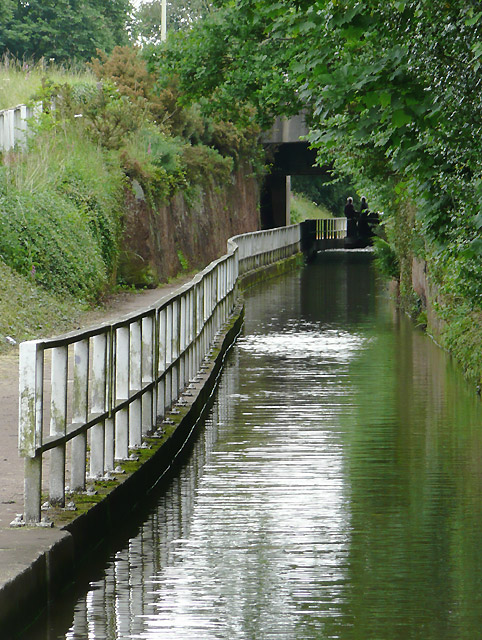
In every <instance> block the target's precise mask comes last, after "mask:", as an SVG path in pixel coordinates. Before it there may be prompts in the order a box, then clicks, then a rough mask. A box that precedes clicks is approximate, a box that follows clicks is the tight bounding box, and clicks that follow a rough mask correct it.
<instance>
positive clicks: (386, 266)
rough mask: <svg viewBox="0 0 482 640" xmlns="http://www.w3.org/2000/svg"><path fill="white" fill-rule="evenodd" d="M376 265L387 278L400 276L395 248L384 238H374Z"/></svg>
mask: <svg viewBox="0 0 482 640" xmlns="http://www.w3.org/2000/svg"><path fill="white" fill-rule="evenodd" d="M373 249H374V252H375V265H376V267H377V269H378V271H379V272H380V273H381V274H382V275H383V276H384V277H385V278H387V279H392V278H394V279H396V280H398V279H399V278H400V265H399V263H398V258H397V255H396V253H395V251H394V250H393V248H392V247H391V246H390V245H389V244H388V242H387V241H386V240H383V238H379V237H374V238H373Z"/></svg>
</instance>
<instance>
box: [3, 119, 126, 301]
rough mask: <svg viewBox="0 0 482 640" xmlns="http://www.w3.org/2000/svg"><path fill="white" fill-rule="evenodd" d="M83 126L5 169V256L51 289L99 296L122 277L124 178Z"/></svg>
mask: <svg viewBox="0 0 482 640" xmlns="http://www.w3.org/2000/svg"><path fill="white" fill-rule="evenodd" d="M113 160H114V159H113V158H111V157H109V156H107V155H106V154H105V153H103V152H102V150H101V149H100V148H99V147H97V146H96V145H93V144H92V143H91V142H89V140H88V139H86V138H85V136H83V135H82V132H81V131H80V132H79V131H76V130H75V128H74V129H72V128H71V127H70V128H66V129H64V130H60V131H59V130H56V129H54V130H50V129H49V130H48V131H47V132H44V133H43V134H42V133H39V134H38V136H37V138H36V139H35V140H34V141H32V143H31V146H30V148H29V150H28V152H26V153H23V154H18V155H17V156H16V157H14V158H11V159H10V162H9V164H6V165H4V166H2V167H0V210H1V211H2V216H1V217H0V228H1V235H2V237H1V238H0V255H1V256H2V258H3V260H4V262H6V263H7V264H8V265H9V266H11V267H12V268H14V269H15V270H17V271H18V272H19V273H21V274H23V275H31V276H34V277H35V281H36V282H37V283H38V284H41V285H42V286H44V287H45V288H46V289H49V290H50V291H56V292H65V293H69V294H71V295H73V296H75V297H78V298H82V299H90V300H91V299H95V298H96V296H98V295H99V294H100V293H101V292H102V291H103V290H105V289H106V287H107V286H108V283H109V281H110V278H111V277H112V276H113V275H114V274H115V269H116V265H117V259H118V251H119V240H120V232H121V225H120V210H121V202H122V196H123V187H124V177H123V174H122V171H121V170H120V167H119V166H118V165H117V167H116V165H115V164H114V161H113Z"/></svg>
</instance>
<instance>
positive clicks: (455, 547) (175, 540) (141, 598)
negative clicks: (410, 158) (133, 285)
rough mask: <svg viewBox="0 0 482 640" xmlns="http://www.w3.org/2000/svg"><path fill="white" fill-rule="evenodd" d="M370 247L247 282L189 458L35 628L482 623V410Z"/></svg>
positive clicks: (332, 633) (444, 627)
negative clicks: (102, 560)
mask: <svg viewBox="0 0 482 640" xmlns="http://www.w3.org/2000/svg"><path fill="white" fill-rule="evenodd" d="M481 415H482V413H481V405H480V400H479V399H478V398H477V396H476V394H475V392H474V391H473V390H472V389H471V388H470V387H469V386H468V385H467V384H466V383H465V382H464V380H463V379H462V377H461V375H460V373H459V372H458V371H457V370H456V369H455V367H454V366H453V365H452V363H451V362H450V359H449V358H448V357H447V356H446V355H445V354H444V353H443V352H442V350H440V349H439V348H438V347H437V346H436V345H435V344H434V343H433V342H432V341H431V340H430V339H429V338H428V337H427V336H425V335H424V334H423V333H422V332H421V331H420V330H418V329H414V328H413V326H412V325H411V323H410V322H409V321H408V320H407V319H406V318H405V317H404V316H403V315H401V314H399V313H398V312H397V311H395V310H394V308H393V305H392V304H391V303H390V300H389V298H388V295H387V294H386V292H385V290H384V288H383V286H381V285H380V284H379V283H377V281H376V278H375V275H374V272H373V267H372V264H371V260H370V255H369V254H368V253H365V252H351V253H345V252H330V253H326V254H324V255H323V256H321V257H320V258H319V259H318V260H317V261H316V262H315V263H314V264H311V265H309V266H308V267H305V268H303V269H300V270H299V271H295V272H292V273H290V274H288V275H286V276H283V277H282V278H279V279H275V280H272V281H269V282H266V283H264V284H262V285H259V286H257V287H255V288H253V289H251V290H249V291H248V293H247V295H246V322H245V327H244V331H243V334H242V335H241V336H240V338H239V340H238V342H237V344H236V345H235V347H234V348H233V349H232V351H231V353H230V355H229V358H228V360H227V363H226V367H225V371H224V373H223V375H222V378H221V382H220V386H219V389H218V391H217V394H216V397H215V401H214V405H213V408H212V410H211V412H210V415H209V417H208V419H207V420H206V422H205V425H204V427H203V429H202V431H201V433H200V437H199V438H198V440H197V441H196V443H195V445H194V447H193V451H192V455H191V456H190V458H189V460H188V461H187V462H186V463H185V465H184V466H183V468H182V470H181V472H180V474H179V475H178V476H177V477H176V478H175V479H174V480H173V481H172V482H171V484H170V485H169V487H168V488H167V490H166V491H165V492H164V493H163V494H162V495H160V496H159V499H158V502H157V503H156V505H155V506H154V507H153V508H152V509H151V510H150V511H149V512H147V513H146V517H145V520H144V522H142V523H138V524H137V525H135V528H134V530H133V532H132V534H131V536H130V537H129V538H128V539H126V540H125V541H124V543H123V544H122V546H121V547H117V548H115V549H114V550H112V553H111V555H110V558H109V560H108V562H107V563H106V564H104V566H101V567H99V568H98V570H97V572H96V573H95V575H94V576H91V577H90V579H89V582H88V583H87V584H86V586H85V589H83V587H82V588H81V587H79V591H81V592H79V593H77V595H76V598H75V599H72V600H66V601H65V602H63V603H62V606H61V607H60V605H59V606H56V607H54V609H55V614H54V611H52V612H51V613H50V616H49V619H48V620H47V621H46V620H44V621H43V622H42V624H41V627H42V628H41V629H39V630H36V631H35V632H34V631H32V632H31V633H30V634H29V635H28V637H29V640H30V638H35V640H37V639H38V640H53V639H54V638H55V639H56V640H57V639H60V638H62V639H63V638H65V639H67V640H87V639H88V640H124V639H128V638H129V639H143V640H170V639H176V640H181V639H182V640H215V639H222V640H268V639H270V640H271V639H273V640H275V639H276V640H297V639H298V640H312V639H313V640H315V639H316V640H324V639H332V638H340V639H342V640H396V639H400V640H411V639H420V640H445V639H447V640H449V639H450V640H465V639H467V640H469V639H470V640H474V639H475V638H477V637H482V554H481V552H480V550H481V549H482V495H481V494H482V468H481V464H480V461H481V453H482V429H481V426H482V420H481Z"/></svg>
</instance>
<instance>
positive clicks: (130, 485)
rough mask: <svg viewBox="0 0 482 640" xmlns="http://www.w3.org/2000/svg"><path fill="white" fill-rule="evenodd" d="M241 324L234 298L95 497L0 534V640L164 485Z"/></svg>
mask: <svg viewBox="0 0 482 640" xmlns="http://www.w3.org/2000/svg"><path fill="white" fill-rule="evenodd" d="M302 260H303V258H302V256H301V254H297V255H295V256H292V257H290V258H288V259H286V260H283V261H280V262H277V263H274V264H272V265H270V266H268V267H264V268H261V269H257V270H255V271H251V272H249V273H248V274H246V275H245V276H244V277H243V278H242V280H241V281H240V289H241V291H243V290H245V289H246V288H248V287H250V286H252V285H253V284H255V283H256V282H259V281H262V280H265V279H267V278H270V277H275V276H277V275H281V274H282V273H284V272H286V271H289V270H290V269H293V268H294V267H295V266H297V265H299V264H300V263H301V262H302ZM243 319H244V304H243V301H242V296H241V297H240V299H239V300H238V303H237V306H236V308H235V310H234V312H233V314H232V315H231V317H230V319H229V320H228V322H227V323H226V325H225V326H224V327H223V329H222V331H221V332H220V334H219V336H218V338H217V340H216V342H215V343H214V345H213V349H212V356H211V359H210V360H209V361H208V362H207V363H205V366H203V370H202V371H201V372H199V374H198V376H197V381H196V382H195V383H193V384H192V385H190V387H189V390H188V393H184V394H183V395H182V396H181V398H180V400H181V402H178V404H176V405H174V406H173V407H172V408H171V411H170V412H167V414H166V417H165V419H164V421H163V422H162V423H160V425H159V426H161V427H162V431H163V436H162V438H159V437H147V438H145V444H146V445H147V446H145V447H143V448H139V449H137V450H134V451H133V454H134V456H135V458H136V459H135V460H129V461H126V462H125V463H123V464H122V467H123V472H122V474H115V475H114V476H113V478H112V479H111V480H101V481H98V482H95V483H94V485H93V489H94V490H95V491H96V493H95V494H94V493H92V492H90V493H86V494H76V495H74V496H72V498H71V500H72V501H73V503H74V504H75V510H73V509H72V510H69V509H51V510H49V518H50V519H51V520H52V522H53V523H54V525H55V526H54V527H52V528H43V527H23V528H12V529H4V530H1V531H0V575H1V583H0V640H14V639H15V638H17V637H20V636H21V637H22V638H27V637H28V635H25V633H26V629H27V628H28V625H30V624H32V623H33V622H34V620H35V617H36V616H38V615H40V614H41V613H42V611H44V610H45V609H46V608H47V607H48V604H49V602H51V601H52V600H53V599H54V598H55V597H57V596H58V595H60V594H61V593H62V591H64V590H65V589H66V588H67V587H68V586H69V585H71V584H72V583H73V582H74V581H75V577H76V575H78V573H79V572H80V571H81V570H83V569H84V568H85V565H86V564H88V562H89V559H90V558H92V557H94V556H95V551H96V550H98V549H100V548H102V546H103V545H105V544H106V542H107V541H108V540H109V538H111V537H113V536H114V535H116V534H118V533H119V531H120V530H121V529H122V528H125V527H126V525H128V524H129V522H130V521H131V520H133V519H134V514H135V512H136V511H138V510H140V509H141V508H142V507H143V506H144V505H145V504H146V501H147V499H148V498H149V496H150V495H152V494H154V493H155V491H156V489H157V490H159V489H161V488H162V486H163V484H165V483H167V482H168V481H169V479H170V478H171V477H172V474H173V473H174V472H175V471H176V469H177V467H178V466H179V464H180V463H181V462H182V460H183V459H184V454H185V453H186V452H187V451H189V443H190V441H191V440H192V439H193V437H194V435H195V433H196V426H197V424H198V423H199V422H200V421H201V420H202V418H203V417H204V416H205V413H206V412H207V411H208V410H209V408H210V399H211V398H212V396H213V393H214V391H215V388H216V385H217V380H218V378H219V375H220V373H221V370H222V367H223V362H224V358H225V356H226V353H227V352H228V350H229V349H230V347H231V346H232V345H233V344H234V342H235V340H236V338H237V336H238V335H239V333H240V331H241V329H242V324H243ZM22 634H23V635H22Z"/></svg>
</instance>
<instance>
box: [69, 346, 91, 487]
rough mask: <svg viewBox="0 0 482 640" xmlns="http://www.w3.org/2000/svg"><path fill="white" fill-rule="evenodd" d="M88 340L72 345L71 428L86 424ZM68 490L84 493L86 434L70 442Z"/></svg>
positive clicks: (87, 404)
mask: <svg viewBox="0 0 482 640" xmlns="http://www.w3.org/2000/svg"><path fill="white" fill-rule="evenodd" d="M88 393H89V339H88V338H87V339H86V340H80V341H79V342H76V343H75V344H74V382H73V399H72V428H74V427H76V426H78V425H81V424H84V423H85V422H87V418H88V411H89V399H88ZM70 453H71V456H70V459H71V462H70V465H71V471H70V488H71V490H72V491H84V489H85V475H86V458H87V434H86V433H81V434H80V435H78V436H76V437H75V438H74V439H73V440H72V447H71V451H70Z"/></svg>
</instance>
